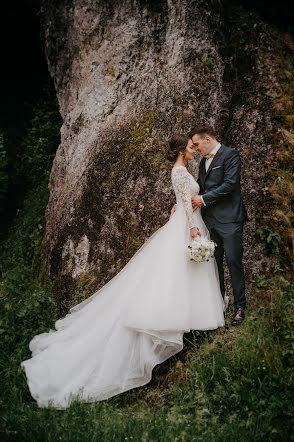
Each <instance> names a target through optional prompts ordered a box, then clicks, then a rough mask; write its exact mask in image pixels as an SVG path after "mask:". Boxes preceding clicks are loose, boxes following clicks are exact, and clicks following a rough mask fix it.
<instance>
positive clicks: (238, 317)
mask: <svg viewBox="0 0 294 442" xmlns="http://www.w3.org/2000/svg"><path fill="white" fill-rule="evenodd" d="M244 319H245V310H244V309H243V308H237V309H236V311H235V316H234V318H233V319H232V325H238V324H240V323H241V322H243V321H244Z"/></svg>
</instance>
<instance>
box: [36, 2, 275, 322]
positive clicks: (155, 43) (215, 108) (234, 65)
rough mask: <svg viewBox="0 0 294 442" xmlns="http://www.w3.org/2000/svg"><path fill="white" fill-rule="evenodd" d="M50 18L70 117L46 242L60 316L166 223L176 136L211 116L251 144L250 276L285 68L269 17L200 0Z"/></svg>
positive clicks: (236, 142)
mask: <svg viewBox="0 0 294 442" xmlns="http://www.w3.org/2000/svg"><path fill="white" fill-rule="evenodd" d="M41 12H42V30H43V36H44V48H45V53H46V57H47V60H48V66H49V71H50V74H51V75H52V77H53V78H54V82H55V87H56V93H57V97H58V100H59V104H60V112H61V115H62V118H63V126H62V128H61V144H60V146H59V148H58V150H57V153H56V157H55V160H54V163H53V168H52V172H51V176H50V183H49V187H50V200H49V203H48V207H47V210H46V231H45V236H44V242H43V248H42V259H43V260H46V261H47V263H48V269H49V273H50V275H51V277H52V278H54V280H55V283H56V293H57V295H58V300H59V306H60V313H61V314H64V313H65V312H66V310H67V309H68V307H69V306H70V305H72V304H74V303H76V302H77V301H80V300H82V299H84V297H85V296H88V295H90V294H92V293H93V292H94V291H96V290H97V289H98V288H100V287H101V286H102V285H103V284H105V283H106V282H107V281H108V280H109V279H110V278H111V277H113V276H114V275H115V274H116V273H117V272H118V271H119V270H120V269H121V268H122V267H123V266H124V265H125V264H126V262H127V261H128V260H129V259H130V257H131V256H132V255H133V254H134V253H135V251H136V250H137V249H138V248H139V247H140V246H141V244H142V243H143V242H144V240H145V239H146V238H148V237H149V236H150V235H151V234H152V232H154V231H155V230H156V229H157V228H158V227H160V226H162V225H163V224H164V223H165V222H166V221H167V219H168V214H169V210H170V208H171V206H172V204H173V202H174V195H173V191H172V187H171V183H170V165H168V164H167V163H166V161H165V152H166V149H167V141H168V139H169V137H170V136H171V135H172V134H173V133H175V132H185V131H187V130H188V129H189V128H190V127H191V126H192V125H194V124H195V123H199V122H204V121H205V122H209V123H211V124H212V125H214V126H216V127H217V129H218V132H219V139H220V140H221V141H222V142H224V143H225V144H227V145H229V146H232V147H235V148H236V149H238V151H239V152H240V155H241V157H242V159H243V169H242V186H243V194H244V198H245V203H246V205H247V209H248V212H249V215H250V218H251V221H250V222H249V223H248V224H247V226H246V229H245V230H246V232H245V233H246V235H245V257H244V262H245V267H246V272H247V275H249V276H250V277H252V276H254V274H257V273H258V272H259V271H260V269H261V268H262V267H264V266H268V265H269V262H268V261H267V260H266V259H265V257H264V255H263V254H262V248H263V247H262V245H261V244H260V243H259V242H258V236H257V235H256V229H257V226H258V219H259V216H260V206H261V204H262V198H263V190H262V189H263V188H264V187H265V185H266V179H267V177H266V166H267V164H268V161H269V159H268V158H269V157H270V156H271V155H272V152H273V145H272V140H271V135H270V134H271V130H272V112H273V111H272V109H273V97H274V96H275V92H274V88H275V81H276V79H275V69H276V65H275V63H274V62H273V59H272V56H271V47H270V45H269V44H268V41H267V33H266V32H265V29H266V28H265V27H264V26H263V24H262V22H261V21H260V20H259V19H258V18H256V17H255V16H253V15H251V14H247V15H246V17H245V13H244V17H243V16H242V14H241V15H240V13H239V12H230V14H229V15H228V11H227V10H222V9H217V7H215V6H213V3H211V2H207V3H205V2H203V1H200V0H199V1H198V0H197V1H183V0H174V1H170V0H158V1H151V0H149V1H148V0H145V1H144V0H137V1H135V0H134V1H131V0H125V1H120V2H118V1H115V2H109V1H108V0H100V1H99V2H97V1H96V0H95V1H94V0H75V1H72V0H65V1H58V0H47V1H45V2H44V4H43V8H42V11H41ZM191 170H192V171H193V173H195V174H197V161H196V162H195V164H194V165H191Z"/></svg>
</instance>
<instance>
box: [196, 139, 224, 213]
mask: <svg viewBox="0 0 294 442" xmlns="http://www.w3.org/2000/svg"><path fill="white" fill-rule="evenodd" d="M220 147H221V144H220V143H218V145H217V146H215V148H214V149H212V151H211V152H209V153H212V154H214V155H215V154H216V152H217V151H218V150H219V148H220ZM212 160H213V158H208V159H207V160H205V170H206V172H207V171H208V168H209V166H210V164H211V162H212ZM201 199H202V202H203V205H204V206H206V204H205V202H204V199H203V198H202V196H201Z"/></svg>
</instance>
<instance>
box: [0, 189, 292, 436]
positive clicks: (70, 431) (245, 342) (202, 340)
mask: <svg viewBox="0 0 294 442" xmlns="http://www.w3.org/2000/svg"><path fill="white" fill-rule="evenodd" d="M47 199H48V189H47V185H46V183H45V182H44V183H41V184H40V185H39V187H38V188H36V189H35V190H34V191H32V192H31V193H30V194H29V195H28V197H27V198H26V200H25V203H24V206H23V210H22V211H21V212H20V214H19V215H18V217H17V219H16V222H15V224H14V226H13V228H12V229H11V232H10V235H9V237H8V238H7V239H6V241H5V242H4V243H3V244H2V247H1V253H0V263H1V264H0V270H1V284H0V290H1V298H0V310H1V322H0V327H1V329H0V332H1V402H0V409H1V427H0V428H1V429H0V440H1V441H54V442H56V441H59V440H61V441H71V442H72V441H85V440H86V441H107V442H108V441H132V440H134V441H148V442H149V441H194V440H195V441H201V440H204V441H224V440H225V441H233V440H235V439H238V440H241V441H243V440H244V441H245V440H246V441H247V440H250V441H251V440H254V441H259V440H260V441H261V440H267V441H275V440H287V441H288V440H292V439H293V436H292V434H293V433H292V431H291V429H292V423H293V414H294V406H293V401H292V397H293V394H294V391H293V390H294V379H293V377H294V373H293V355H294V346H293V342H294V327H293V326H294V311H293V310H294V309H293V301H292V297H293V294H294V287H293V286H292V285H291V284H290V283H289V282H288V281H287V280H286V279H285V278H284V277H283V276H282V274H281V273H279V272H280V270H279V272H278V273H279V274H277V275H275V276H274V277H273V278H272V280H266V279H264V280H263V283H262V284H261V282H260V278H259V279H258V281H257V283H256V284H255V285H253V289H254V290H255V296H254V299H255V300H256V299H257V301H255V304H254V305H253V304H252V305H251V309H249V310H248V313H247V318H246V321H245V323H244V324H242V325H241V326H240V327H237V328H232V327H230V326H227V327H226V328H224V329H221V330H217V331H214V332H201V333H200V332H194V333H190V334H189V335H186V336H185V349H184V350H183V351H182V352H181V353H179V354H178V355H176V356H174V357H173V358H171V359H170V360H168V361H167V362H166V363H165V364H162V365H161V366H158V367H156V368H155V369H154V376H153V379H152V381H151V383H150V384H149V385H147V386H145V387H142V388H138V389H134V390H132V391H129V392H126V393H124V394H121V395H118V396H116V397H114V398H111V399H110V400H108V401H103V402H97V403H93V404H86V403H84V404H83V403H77V402H76V403H74V404H73V405H72V406H71V407H70V408H68V409H67V410H64V411H61V410H55V409H50V408H46V409H41V408H38V406H37V405H36V402H35V401H34V400H33V399H32V398H31V396H30V394H29V390H28V388H27V384H26V379H25V375H24V373H23V372H22V370H21V368H20V362H21V361H22V360H24V359H26V358H28V357H30V352H29V349H28V343H29V341H30V339H31V338H32V337H33V336H34V335H35V334H37V333H41V332H42V331H48V329H49V328H52V326H53V324H54V321H55V319H56V308H55V300H54V298H53V295H52V287H51V283H50V282H49V280H48V279H47V278H46V275H45V274H44V273H43V274H40V276H39V277H37V275H36V272H35V270H34V266H33V264H32V263H33V262H35V259H36V254H37V253H38V250H39V247H40V244H41V241H42V229H43V227H42V219H41V218H40V215H39V214H40V213H44V208H45V206H46V203H47ZM285 312H287V314H285ZM291 438H292V439H291Z"/></svg>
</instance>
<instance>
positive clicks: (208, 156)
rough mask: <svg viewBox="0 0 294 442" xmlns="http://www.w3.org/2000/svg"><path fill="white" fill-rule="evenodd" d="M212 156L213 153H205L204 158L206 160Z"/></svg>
mask: <svg viewBox="0 0 294 442" xmlns="http://www.w3.org/2000/svg"><path fill="white" fill-rule="evenodd" d="M213 157H214V153H208V154H207V155H205V156H204V158H205V159H206V160H209V159H210V158H213Z"/></svg>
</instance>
